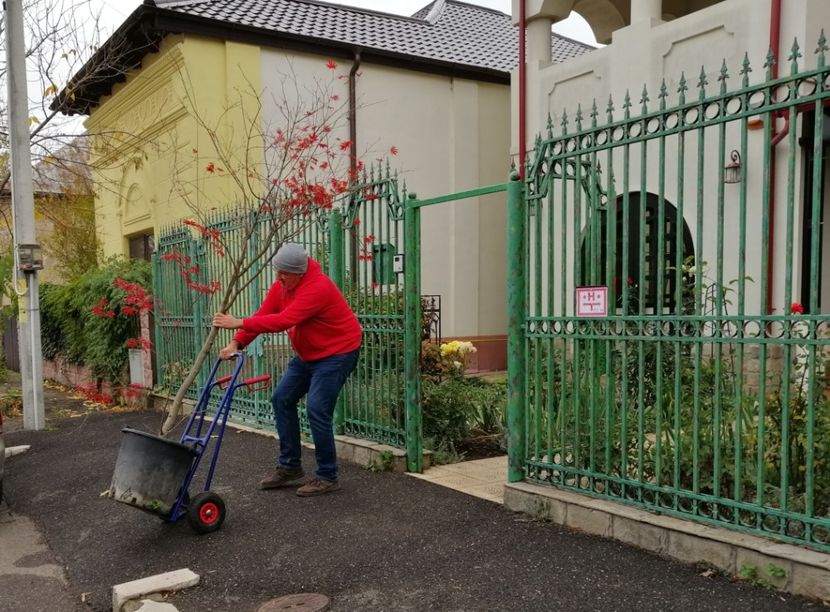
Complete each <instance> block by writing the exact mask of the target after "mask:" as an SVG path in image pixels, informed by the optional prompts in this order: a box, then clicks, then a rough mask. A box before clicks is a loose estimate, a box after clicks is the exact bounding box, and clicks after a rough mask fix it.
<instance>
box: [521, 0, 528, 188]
mask: <svg viewBox="0 0 830 612" xmlns="http://www.w3.org/2000/svg"><path fill="white" fill-rule="evenodd" d="M526 1H527V0H519V177H521V179H522V180H524V178H525V151H526V150H527V141H526V135H525V132H526V131H527V115H526V114H525V113H526V111H527V105H526V95H527V91H526V89H527V68H526V66H525V64H526V61H527V60H526V57H525V55H526V52H527V49H526V47H527V44H526V32H525V30H526V29H527V14H526V13H525V3H526Z"/></svg>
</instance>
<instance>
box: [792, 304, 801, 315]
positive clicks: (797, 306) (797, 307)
mask: <svg viewBox="0 0 830 612" xmlns="http://www.w3.org/2000/svg"><path fill="white" fill-rule="evenodd" d="M790 312H792V313H793V314H804V306H802V305H801V304H799V303H798V302H793V303H792V306H790Z"/></svg>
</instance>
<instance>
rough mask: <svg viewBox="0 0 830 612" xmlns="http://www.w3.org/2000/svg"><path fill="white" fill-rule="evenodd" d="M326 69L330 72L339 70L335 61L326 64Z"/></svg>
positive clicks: (331, 60)
mask: <svg viewBox="0 0 830 612" xmlns="http://www.w3.org/2000/svg"><path fill="white" fill-rule="evenodd" d="M326 68H328V69H329V70H334V69H335V68H337V62H335V61H334V60H333V59H330V60H329V61H327V62H326Z"/></svg>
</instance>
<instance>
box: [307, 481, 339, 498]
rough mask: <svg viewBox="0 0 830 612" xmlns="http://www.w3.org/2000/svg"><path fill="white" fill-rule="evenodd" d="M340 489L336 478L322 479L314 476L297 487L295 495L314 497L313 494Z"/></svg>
mask: <svg viewBox="0 0 830 612" xmlns="http://www.w3.org/2000/svg"><path fill="white" fill-rule="evenodd" d="M339 489H340V484H339V483H338V482H337V481H336V480H322V479H320V478H315V479H314V480H309V481H308V482H307V483H305V484H304V485H303V486H301V487H300V488H299V489H297V495H299V496H300V497H314V496H315V495H322V494H323V493H331V492H332V491H337V490H339Z"/></svg>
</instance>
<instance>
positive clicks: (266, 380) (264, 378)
mask: <svg viewBox="0 0 830 612" xmlns="http://www.w3.org/2000/svg"><path fill="white" fill-rule="evenodd" d="M257 383H262V384H259V385H257ZM270 383H271V375H270V374H263V375H261V376H255V377H253V378H248V379H247V380H243V381H242V384H243V385H245V386H247V387H248V391H262V390H263V389H267V388H268V386H269V384H270ZM251 385H256V386H255V387H254V386H251Z"/></svg>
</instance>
